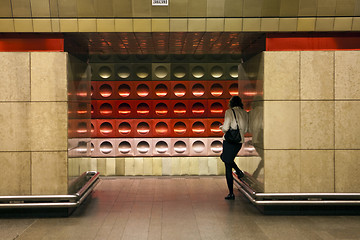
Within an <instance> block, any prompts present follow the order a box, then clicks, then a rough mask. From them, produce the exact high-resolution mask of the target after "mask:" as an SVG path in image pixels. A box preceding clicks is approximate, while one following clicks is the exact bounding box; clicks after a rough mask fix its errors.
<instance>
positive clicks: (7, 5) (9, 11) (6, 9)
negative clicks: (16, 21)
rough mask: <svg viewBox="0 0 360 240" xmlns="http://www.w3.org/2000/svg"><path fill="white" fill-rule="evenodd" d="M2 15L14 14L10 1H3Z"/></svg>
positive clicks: (0, 11) (0, 9)
mask: <svg viewBox="0 0 360 240" xmlns="http://www.w3.org/2000/svg"><path fill="white" fill-rule="evenodd" d="M0 16H1V17H12V16H13V13H12V8H11V2H10V1H1V8H0ZM0 26H1V25H0Z"/></svg>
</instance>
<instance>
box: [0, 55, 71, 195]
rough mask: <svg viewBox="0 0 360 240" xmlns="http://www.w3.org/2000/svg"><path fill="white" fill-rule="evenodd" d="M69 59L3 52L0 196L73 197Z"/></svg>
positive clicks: (1, 59)
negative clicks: (70, 182)
mask: <svg viewBox="0 0 360 240" xmlns="http://www.w3.org/2000/svg"><path fill="white" fill-rule="evenodd" d="M69 59H70V58H69V56H68V54H67V53H63V52H61V53H60V52H57V53H51V52H32V53H28V52H27V53H22V52H18V53H11V52H2V53H0V74H1V76H2V81H1V83H0V91H1V93H2V94H1V95H0V123H1V125H0V132H1V134H0V143H1V144H0V165H1V167H2V170H3V171H2V174H1V176H0V195H29V194H31V195H38V194H67V191H68V174H67V173H68V171H67V165H68V163H67V158H68V157H67V156H68V144H67V142H68V77H69V75H68V74H69V72H70V71H69V69H68V66H69V65H70V64H69V63H68V61H70V60H69ZM70 75H71V74H70Z"/></svg>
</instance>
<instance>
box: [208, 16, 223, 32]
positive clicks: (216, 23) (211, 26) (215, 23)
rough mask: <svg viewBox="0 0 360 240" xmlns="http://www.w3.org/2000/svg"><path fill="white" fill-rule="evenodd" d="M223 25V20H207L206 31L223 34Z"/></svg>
mask: <svg viewBox="0 0 360 240" xmlns="http://www.w3.org/2000/svg"><path fill="white" fill-rule="evenodd" d="M224 25H225V19H224V18H207V19H206V31H207V32H223V31H224Z"/></svg>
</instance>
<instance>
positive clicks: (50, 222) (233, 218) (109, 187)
mask: <svg viewBox="0 0 360 240" xmlns="http://www.w3.org/2000/svg"><path fill="white" fill-rule="evenodd" d="M235 193H236V195H237V198H236V200H235V201H225V200H224V196H225V195H226V194H227V190H226V183H225V179H224V177H160V178H156V177H145V178H135V177H134V178H126V177H120V178H102V179H101V181H100V183H99V184H98V186H96V188H95V190H94V192H93V194H92V197H91V199H88V201H86V203H85V204H84V205H82V206H81V207H80V208H79V209H77V210H76V211H75V212H74V213H73V214H72V215H71V216H70V217H68V218H24V219H22V218H11V219H9V218H3V217H2V218H1V216H0V239H1V240H8V239H16V240H20V239H21V240H25V239H26V240H51V239H62V240H72V239H74V240H75V239H76V240H82V239H84V240H85V239H86V240H92V239H99V240H106V239H124V240H132V239H136V240H142V239H149V240H150V239H151V240H152V239H154V240H155V239H165V240H167V239H169V240H170V239H171V240H177V239H186V240H191V239H194V240H197V239H204V240H205V239H206V240H210V239H215V240H226V239H277V240H278V239H291V240H293V239H326V240H332V239H360V228H359V227H360V216H266V215H262V214H261V213H260V212H259V211H258V210H257V209H255V208H254V206H252V205H251V204H250V203H249V202H248V201H247V200H246V199H244V198H242V197H241V195H240V193H239V192H238V191H237V190H235Z"/></svg>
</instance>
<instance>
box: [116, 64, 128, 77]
mask: <svg viewBox="0 0 360 240" xmlns="http://www.w3.org/2000/svg"><path fill="white" fill-rule="evenodd" d="M117 75H118V76H119V78H122V79H126V78H128V77H130V69H129V67H127V66H120V67H119V68H118V70H117Z"/></svg>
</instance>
